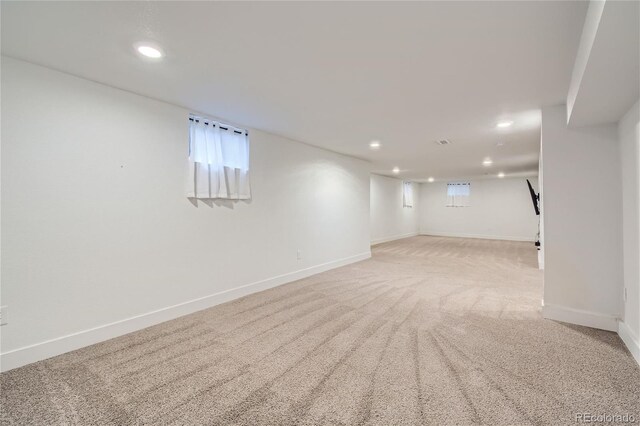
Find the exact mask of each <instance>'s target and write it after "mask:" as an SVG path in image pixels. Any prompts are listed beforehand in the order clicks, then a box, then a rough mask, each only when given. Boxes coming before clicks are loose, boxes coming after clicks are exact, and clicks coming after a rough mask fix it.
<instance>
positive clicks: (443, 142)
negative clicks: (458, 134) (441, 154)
mask: <svg viewBox="0 0 640 426" xmlns="http://www.w3.org/2000/svg"><path fill="white" fill-rule="evenodd" d="M436 143H437V144H438V145H449V144H451V141H449V140H448V139H440V140H438V141H436Z"/></svg>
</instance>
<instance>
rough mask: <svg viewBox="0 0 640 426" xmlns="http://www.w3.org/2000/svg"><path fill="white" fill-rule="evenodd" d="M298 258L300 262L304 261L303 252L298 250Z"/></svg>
mask: <svg viewBox="0 0 640 426" xmlns="http://www.w3.org/2000/svg"><path fill="white" fill-rule="evenodd" d="M296 256H297V257H298V260H301V259H302V250H298V252H297V253H296Z"/></svg>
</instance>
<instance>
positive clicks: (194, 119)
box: [189, 117, 249, 136]
mask: <svg viewBox="0 0 640 426" xmlns="http://www.w3.org/2000/svg"><path fill="white" fill-rule="evenodd" d="M189 121H195V122H196V123H199V122H200V118H194V117H189ZM202 122H203V123H204V124H205V125H206V126H208V125H209V123H211V125H212V126H213V127H215V126H216V125H215V123H214V122H213V121H207V120H205V119H202ZM218 127H219V128H221V129H222V130H229V128H228V127H223V126H221V125H220V123H218ZM233 133H237V134H239V135H241V134H243V133H244V134H245V135H246V136H249V132H246V131H245V132H242V131H240V130H234V131H233Z"/></svg>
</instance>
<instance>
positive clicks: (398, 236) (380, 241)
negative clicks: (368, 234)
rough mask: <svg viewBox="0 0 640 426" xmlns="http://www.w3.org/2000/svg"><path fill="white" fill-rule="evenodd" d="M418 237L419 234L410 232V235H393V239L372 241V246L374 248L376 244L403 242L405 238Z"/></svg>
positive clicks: (385, 238) (386, 238) (384, 238)
mask: <svg viewBox="0 0 640 426" xmlns="http://www.w3.org/2000/svg"><path fill="white" fill-rule="evenodd" d="M416 235H418V233H417V232H410V233H408V234H402V235H393V236H391V237H383V238H376V239H374V240H371V245H372V246H374V245H376V244H382V243H387V242H389V241H395V240H401V239H403V238H409V237H415V236H416Z"/></svg>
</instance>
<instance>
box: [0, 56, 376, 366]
mask: <svg viewBox="0 0 640 426" xmlns="http://www.w3.org/2000/svg"><path fill="white" fill-rule="evenodd" d="M188 113H189V111H188V110H186V109H183V108H180V107H176V106H173V105H169V104H166V103H162V102H159V101H155V100H152V99H148V98H145V97H141V96H137V95H134V94H131V93H128V92H125V91H121V90H117V89H114V88H110V87H107V86H104V85H100V84H96V83H93V82H90V81H87V80H83V79H80V78H76V77H73V76H70V75H67V74H62V73H59V72H56V71H52V70H49V69H46V68H42V67H38V66H35V65H31V64H28V63H25V62H21V61H17V60H14V59H9V58H5V57H3V58H2V119H3V120H2V121H3V123H2V305H7V306H8V312H9V315H8V317H9V324H8V325H6V326H3V327H2V328H1V332H2V347H1V350H2V353H3V355H2V368H3V369H4V370H6V369H8V368H11V367H14V366H16V365H19V364H23V363H25V362H28V361H33V360H36V359H38V358H43V357H46V356H51V355H53V354H55V353H59V352H61V351H65V350H70V349H73V348H75V347H78V346H83V345H86V344H90V343H94V342H95V341H99V340H102V339H105V338H108V337H112V336H113V335H117V334H122V333H124V332H127V331H132V330H134V329H137V328H140V327H143V326H145V325H149V324H151V323H154V322H159V321H162V320H166V319H170V318H171V317H175V316H177V315H180V314H184V313H188V312H190V311H193V310H195V309H202V308H204V307H206V306H210V305H213V304H216V303H219V302H221V301H224V300H228V299H230V298H234V297H238V296H240V295H243V294H246V293H250V292H253V291H256V290H259V289H263V288H266V287H269V286H273V285H277V284H281V283H284V282H286V281H290V280H292V279H295V278H300V277H302V276H305V275H309V274H311V273H315V272H319V271H321V270H324V269H327V268H330V267H335V266H338V265H341V264H345V263H349V262H352V261H355V260H358V259H364V258H366V257H368V256H369V255H370V250H369V165H368V163H366V162H364V161H361V160H357V159H354V158H350V157H346V156H342V155H338V154H335V153H331V152H328V151H325V150H322V149H318V148H314V147H311V146H308V145H304V144H302V143H298V142H295V141H291V140H288V139H284V138H282V137H279V136H274V135H271V134H267V133H263V132H260V131H257V130H250V137H251V166H252V169H251V175H252V176H251V179H252V192H253V200H251V202H238V203H233V204H232V203H219V204H220V205H218V204H210V205H207V204H206V203H203V202H199V203H198V204H197V206H194V205H193V204H192V203H191V202H190V201H189V200H188V199H187V198H186V197H185V179H186V170H187V162H186V155H187V134H188V131H187V129H188V125H187V123H188V121H187V117H188ZM297 250H301V253H302V259H301V260H297ZM252 283H257V284H256V285H255V286H250V287H245V288H241V286H246V285H249V284H252ZM232 289H236V290H232ZM229 290H232V291H230V292H227V293H223V294H220V293H221V292H225V291H229ZM211 295H213V296H211ZM209 296H211V297H209ZM194 300H195V302H193V303H187V304H186V305H181V306H175V305H177V304H181V303H185V302H189V301H194ZM167 307H172V308H170V309H168V310H163V309H164V308H167ZM158 310H160V311H158ZM149 313H151V314H150V315H146V316H145V314H149ZM140 315H142V317H137V318H134V319H132V320H131V321H126V320H127V319H130V318H133V317H136V316H140ZM119 321H124V322H119ZM105 326H106V327H105ZM87 330H90V331H88V332H87V333H83V332H85V331H87ZM73 333H80V334H79V335H75V336H70V337H66V338H64V336H68V335H71V334H73ZM61 338H62V339H61ZM51 339H54V341H53V342H49V343H44V344H42V343H43V342H47V341H49V340H51ZM56 339H58V340H56ZM30 345H35V346H34V347H31V348H30V347H29V346H30Z"/></svg>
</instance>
